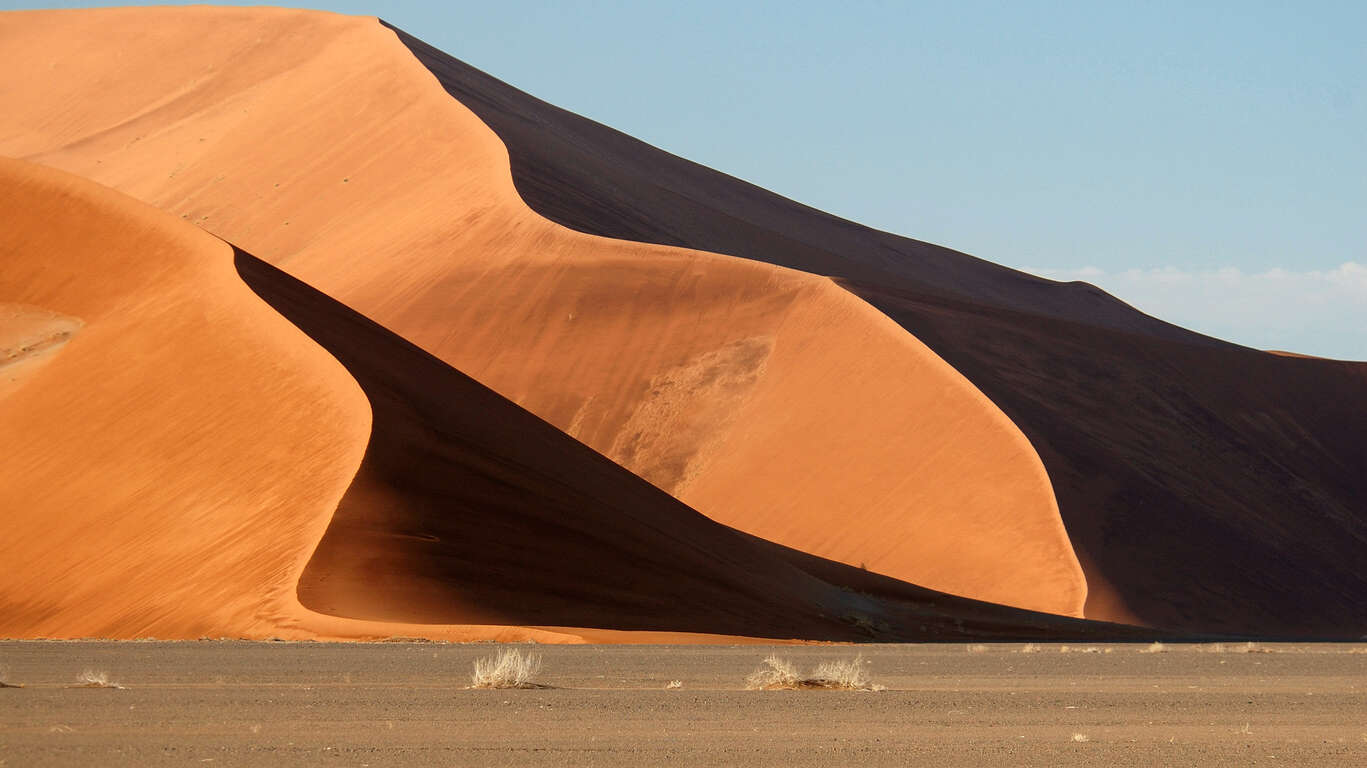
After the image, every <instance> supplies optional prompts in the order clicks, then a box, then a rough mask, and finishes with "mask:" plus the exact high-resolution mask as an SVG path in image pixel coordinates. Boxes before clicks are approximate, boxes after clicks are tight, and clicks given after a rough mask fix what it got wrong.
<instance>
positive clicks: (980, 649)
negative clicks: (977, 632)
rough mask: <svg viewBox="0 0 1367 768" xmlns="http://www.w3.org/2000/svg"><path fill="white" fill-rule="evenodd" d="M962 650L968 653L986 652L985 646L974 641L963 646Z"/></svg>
mask: <svg viewBox="0 0 1367 768" xmlns="http://www.w3.org/2000/svg"><path fill="white" fill-rule="evenodd" d="M964 650H965V651H968V652H969V653H986V652H987V646H985V645H983V644H982V643H974V644H973V645H968V646H964Z"/></svg>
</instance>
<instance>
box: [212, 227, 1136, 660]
mask: <svg viewBox="0 0 1367 768" xmlns="http://www.w3.org/2000/svg"><path fill="white" fill-rule="evenodd" d="M237 264H238V269H239V272H240V274H241V275H242V277H243V279H244V280H245V281H246V282H247V284H248V285H249V286H251V288H252V289H253V290H254V291H256V292H257V293H258V294H259V295H260V296H262V297H263V298H265V299H266V300H267V301H268V302H269V303H270V304H271V305H272V306H273V307H275V308H276V309H277V310H279V311H280V312H281V313H282V314H283V315H284V316H285V317H287V318H288V319H289V320H291V321H292V322H294V323H295V324H297V326H298V327H299V328H301V329H302V330H303V331H305V332H306V333H308V334H309V336H310V337H311V338H313V339H314V340H315V341H317V342H318V343H319V344H320V345H322V346H323V347H324V348H325V349H327V350H328V351H329V352H331V353H332V354H333V355H335V356H336V358H337V359H338V360H339V361H340V362H341V363H342V364H343V365H344V366H345V367H346V368H347V370H348V371H349V372H351V374H352V375H353V376H355V377H356V380H357V381H358V382H359V384H360V386H361V387H362V389H363V390H364V391H365V393H366V395H367V397H368V398H369V400H370V403H371V406H372V408H373V421H372V423H373V429H372V433H371V437H370V441H369V444H368V446H367V448H366V454H365V459H364V460H363V462H362V464H361V467H360V469H359V470H358V472H357V475H356V479H355V480H354V482H353V483H352V485H351V487H350V488H349V489H348V490H347V492H346V495H345V496H344V497H343V499H342V500H341V503H340V505H339V507H338V509H337V514H336V517H335V518H334V520H333V522H332V524H331V525H330V526H329V527H328V529H327V533H326V535H324V537H323V539H322V541H321V543H320V544H319V546H318V549H317V551H316V552H315V554H314V556H313V558H312V559H311V560H310V562H309V565H308V568H307V569H306V570H305V572H304V574H303V577H302V579H301V581H300V586H299V595H300V599H301V601H302V602H303V604H304V605H305V606H308V607H309V608H311V609H313V610H315V611H317V612H319V613H321V614H326V615H328V616H333V617H336V616H340V617H349V618H352V619H360V620H362V621H358V622H355V623H353V624H352V625H351V626H350V627H348V628H345V629H347V630H348V631H350V632H370V633H375V632H376V631H377V630H376V627H377V626H384V627H386V628H387V631H389V632H390V633H391V634H417V635H432V636H437V637H453V638H461V639H471V638H480V637H488V636H490V632H488V631H487V630H482V629H481V626H480V625H486V626H487V625H495V626H500V627H510V626H530V627H532V628H535V630H536V631H542V633H543V634H542V635H541V636H538V637H537V639H538V640H541V641H545V640H546V639H547V638H546V635H547V634H551V633H553V634H551V637H552V638H555V637H559V638H575V639H588V640H595V641H611V642H661V641H663V640H672V641H675V642H697V641H699V640H710V641H716V640H718V639H720V636H723V635H725V636H729V637H731V638H732V641H734V638H735V637H736V636H742V637H750V638H755V637H764V638H780V639H783V638H804V639H814V640H869V639H883V640H907V639H929V638H959V639H964V638H983V637H1011V638H1020V639H1030V638H1035V639H1038V638H1041V637H1060V636H1061V637H1078V638H1091V639H1096V638H1103V637H1109V638H1127V637H1137V636H1141V635H1142V633H1139V632H1136V631H1135V630H1133V629H1131V628H1127V627H1118V626H1108V625H1105V624H1099V623H1095V622H1084V621H1077V620H1071V619H1066V618H1062V617H1058V616H1051V615H1046V614H1034V613H1028V612H1025V611H1020V610H1015V609H1011V608H1006V607H1003V606H999V605H993V604H989V603H979V602H974V601H970V600H965V599H962V598H956V597H952V596H949V595H943V594H937V593H934V592H931V591H929V590H926V589H923V588H920V587H915V586H912V585H908V584H905V583H903V582H898V581H895V580H892V579H888V578H886V577H880V576H878V575H876V574H871V573H868V572H866V571H863V570H860V569H857V568H853V567H850V566H847V565H842V564H840V563H836V562H832V561H829V560H822V559H821V558H817V557H813V556H811V555H808V554H804V553H801V552H798V551H796V550H792V549H789V548H785V547H782V546H780V545H776V544H773V543H771V542H767V541H764V540H762V539H757V538H755V537H752V536H748V535H745V534H742V533H738V532H736V531H735V530H733V529H731V528H728V527H726V526H723V525H720V524H718V523H715V522H713V521H711V520H708V519H707V518H705V517H703V516H702V515H700V514H698V513H697V512H695V511H694V510H692V509H689V508H688V507H686V506H684V505H683V504H681V503H680V502H679V501H678V500H677V499H674V498H672V497H671V496H669V495H668V494H666V493H664V492H663V491H660V490H659V489H657V488H654V487H652V486H651V485H650V484H649V483H647V482H645V481H644V480H642V479H641V478H639V477H637V476H635V475H633V474H631V473H630V472H627V471H626V470H625V469H623V468H622V467H620V466H618V465H616V464H614V463H613V462H611V461H609V460H607V459H606V458H604V457H603V456H602V455H600V454H598V453H596V452H594V451H592V450H590V449H589V448H587V447H586V446H584V445H582V444H580V443H578V442H576V441H574V440H573V439H571V438H570V437H569V436H567V435H565V434H564V433H563V432H561V431H559V430H557V429H555V428H554V427H553V426H551V425H550V424H547V423H546V422H544V421H542V420H540V419H538V418H536V417H535V416H533V415H532V414H530V413H527V412H526V411H523V410H521V409H520V408H518V407H517V406H515V405H514V404H512V403H511V402H509V401H508V400H506V399H505V398H503V397H501V396H499V395H498V394H496V393H495V392H493V391H491V390H489V389H487V388H485V387H484V386H482V385H480V384H478V383H477V382H475V381H473V380H472V379H470V378H469V377H467V376H465V375H463V374H461V373H459V372H458V371H455V370H453V369H452V368H451V367H450V366H447V365H446V364H445V363H443V362H441V361H440V360H437V359H436V358H434V357H432V356H431V355H428V354H427V353H425V352H423V351H421V350H419V349H418V348H417V347H415V346H413V345H412V344H409V343H408V342H405V341H404V340H403V339H401V338H399V337H397V336H395V335H394V334H393V333H391V332H389V331H387V330H385V329H384V328H382V327H380V326H378V325H376V324H375V323H373V322H371V321H369V320H367V319H365V318H364V317H362V316H360V315H358V314H357V313H355V312H353V311H351V310H349V309H347V308H346V307H344V306H342V305H341V304H339V303H337V302H336V301H334V300H332V299H330V298H328V297H326V296H324V295H322V294H321V293H319V292H318V291H316V290H314V289H312V288H310V287H309V286H307V285H305V284H303V283H301V282H299V281H297V280H295V279H293V278H290V277H289V276H287V275H285V274H284V273H283V272H280V271H279V270H277V269H275V268H273V267H271V266H269V265H267V264H265V263H264V262H261V261H259V260H257V259H255V258H253V257H251V256H249V255H247V254H244V253H239V254H238V257H237ZM375 622H383V623H382V624H376V623H375ZM414 622H417V623H419V624H420V625H419V624H414ZM452 622H459V623H461V624H464V625H467V626H455V627H451V626H437V625H443V624H450V623H452ZM305 626H307V627H309V628H314V629H318V628H322V627H324V626H325V624H324V623H323V622H322V621H321V619H310V620H309V621H308V622H307V623H306V625H305ZM329 631H331V632H333V633H337V632H338V630H337V629H336V628H333V629H330V630H329ZM505 631H506V630H505ZM679 633H688V634H679ZM342 634H345V632H342Z"/></svg>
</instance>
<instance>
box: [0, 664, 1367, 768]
mask: <svg viewBox="0 0 1367 768" xmlns="http://www.w3.org/2000/svg"><path fill="white" fill-rule="evenodd" d="M1146 647H1147V646H1143V645H1105V646H1092V647H1091V648H1093V649H1094V652H1086V651H1080V650H1079V649H1080V648H1081V647H1080V646H1072V648H1071V649H1070V652H1067V653H1061V652H1060V646H1058V645H1056V644H1049V645H1043V646H1041V647H1040V649H1039V652H1037V653H1022V652H1021V648H1022V646H1020V645H988V646H979V647H978V648H980V650H976V651H975V650H971V648H972V647H971V646H963V645H926V646H889V645H884V646H865V647H861V648H857V649H856V648H851V647H841V646H828V647H804V648H791V647H789V648H781V649H776V650H777V652H778V653H780V654H781V655H783V656H786V657H789V658H791V659H793V660H794V661H796V662H798V664H799V665H800V666H804V667H805V666H808V665H810V664H814V663H816V662H818V661H821V660H828V659H836V658H842V657H849V656H852V655H854V654H855V653H861V654H862V655H863V657H864V658H865V659H866V660H867V661H868V663H869V664H868V666H869V670H870V672H871V675H872V677H873V679H874V681H875V682H879V683H882V684H884V685H886V686H888V688H889V690H887V691H882V692H877V693H854V692H834V691H808V692H751V691H745V690H742V687H743V680H744V678H745V676H746V674H747V673H749V672H750V671H751V670H752V669H753V668H754V667H755V666H756V665H757V664H758V662H759V661H760V660H761V659H762V658H763V656H764V655H765V654H766V653H767V652H768V651H769V649H765V648H755V647H677V646H644V647H642V646H634V647H625V646H576V647H541V648H537V649H536V650H537V651H538V652H539V653H541V654H543V656H544V668H543V672H542V674H541V675H540V678H539V679H540V681H541V682H543V683H545V684H548V685H551V686H554V688H551V689H547V690H529V691H521V690H519V691H475V690H466V689H465V687H464V686H465V685H466V684H467V682H468V672H469V670H470V667H471V663H472V661H473V660H474V659H476V658H478V657H480V656H484V655H487V654H489V653H491V652H492V651H493V648H491V647H490V646H487V645H445V644H423V643H414V644H408V643H402V644H343V645H331V644H317V643H274V644H273V643H239V642H199V643H194V642H190V643H154V642H141V643H104V642H79V643H50V642H9V643H0V672H4V673H5V674H6V678H5V679H7V680H8V681H10V682H17V683H23V684H25V687H24V688H10V689H3V690H0V764H3V765H25V766H28V765H34V766H42V765H94V764H99V765H148V764H170V763H174V764H188V763H205V764H220V765H221V764H227V765H318V764H328V765H348V766H365V765H622V766H636V765H657V764H663V763H668V764H672V765H738V764H743V765H784V766H794V765H797V766H800V765H837V764H854V763H856V762H857V763H858V764H860V765H875V766H877V765H908V764H925V765H950V766H953V765H974V766H977V765H1102V764H1105V765H1112V766H1129V765H1136V766H1138V765H1155V764H1167V765H1182V764H1188V765H1189V764H1200V765H1278V764H1280V765H1311V764H1313V765H1362V764H1364V762H1367V655H1364V654H1367V648H1364V647H1363V646H1347V645H1318V646H1311V645H1270V644H1269V645H1262V646H1259V647H1258V648H1259V649H1260V650H1262V651H1266V652H1257V653H1242V652H1238V650H1239V649H1241V648H1242V646H1233V645H1231V646H1227V647H1226V648H1225V650H1224V651H1223V652H1218V653H1217V652H1214V651H1213V650H1212V646H1209V645H1201V646H1193V645H1169V646H1167V648H1166V650H1165V651H1164V652H1162V653H1143V652H1141V651H1142V650H1144V649H1145V648H1146ZM6 668H7V671H5V670H6ZM87 668H89V669H93V670H98V671H104V672H107V673H108V675H109V677H110V679H111V680H112V681H114V682H117V683H119V684H121V685H123V686H125V687H124V688H122V689H84V688H73V687H69V686H71V685H72V684H74V683H75V681H76V676H77V675H78V674H79V673H80V672H81V671H82V670H85V669H87ZM671 679H677V680H680V681H682V683H683V687H682V688H681V689H678V690H664V687H665V685H666V684H667V682H668V681H669V680H671Z"/></svg>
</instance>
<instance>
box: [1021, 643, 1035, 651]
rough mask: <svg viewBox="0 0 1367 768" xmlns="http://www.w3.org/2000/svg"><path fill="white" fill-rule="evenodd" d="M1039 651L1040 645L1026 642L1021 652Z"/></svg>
mask: <svg viewBox="0 0 1367 768" xmlns="http://www.w3.org/2000/svg"><path fill="white" fill-rule="evenodd" d="M1039 651H1040V648H1039V646H1038V645H1035V644H1034V643H1026V644H1025V645H1023V646H1021V653H1039Z"/></svg>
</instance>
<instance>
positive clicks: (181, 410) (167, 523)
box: [0, 159, 370, 637]
mask: <svg viewBox="0 0 1367 768" xmlns="http://www.w3.org/2000/svg"><path fill="white" fill-rule="evenodd" d="M0 264H3V269H0V302H3V304H0V340H9V339H12V338H13V339H22V340H25V341H22V342H19V343H17V344H16V346H15V347H14V348H15V349H18V350H24V349H27V350H28V352H29V354H30V355H31V356H36V357H41V358H42V359H41V361H40V362H41V364H40V365H36V366H32V367H29V368H28V369H27V370H25V371H24V372H23V374H22V375H18V376H13V375H11V374H12V373H14V368H15V366H16V364H17V365H19V366H24V365H27V364H28V363H29V362H32V361H31V360H30V361H25V360H18V359H15V360H12V362H10V363H3V364H0V380H3V381H4V382H5V386H4V387H3V388H0V444H2V445H3V446H4V459H3V461H0V489H3V491H2V492H0V532H2V533H3V535H0V561H3V562H4V564H5V571H4V575H3V576H2V577H0V637H34V636H47V637H89V636H94V637H133V636H148V635H151V636H156V637H197V636H199V635H201V634H207V633H213V634H214V635H220V634H224V635H232V636H239V635H240V636H250V637H264V636H267V635H269V634H273V633H274V632H276V631H277V630H278V628H279V627H281V626H282V625H285V624H288V623H289V622H292V621H295V620H297V619H298V618H299V617H300V616H301V615H302V614H303V613H304V611H303V610H302V609H301V608H300V607H299V605H298V602H297V600H296V598H295V585H296V581H297V579H298V576H299V574H300V572H301V571H302V570H303V567H304V564H305V563H306V561H307V559H308V557H309V555H310V553H311V552H312V550H313V547H314V546H315V544H316V543H317V541H318V539H319V537H321V536H322V533H323V530H324V529H325V528H326V526H327V524H328V521H329V520H330V518H331V516H332V511H333V509H334V508H335V506H336V503H337V500H338V499H339V498H341V495H342V493H343V491H344V489H345V488H346V487H347V485H348V483H349V482H350V480H351V477H352V473H354V472H355V470H356V467H357V465H358V464H359V462H360V459H361V454H362V452H363V450H364V447H365V442H366V436H367V435H368V433H369V425H370V411H369V409H368V407H367V406H366V401H365V397H364V395H363V394H362V393H361V391H360V389H359V388H358V387H357V386H356V384H355V382H354V381H353V380H352V379H351V378H350V377H349V376H348V375H347V373H346V371H345V370H344V369H343V368H342V367H341V366H340V365H338V364H337V362H336V361H335V360H333V359H332V358H331V357H330V356H328V355H327V354H326V353H325V352H323V351H322V350H320V349H319V348H318V347H317V345H315V344H313V343H312V342H310V341H309V340H308V338H307V337H305V336H304V335H303V334H301V333H300V332H299V331H298V330H297V329H295V328H294V327H293V326H291V325H290V324H289V323H288V322H287V321H285V320H284V319H283V318H281V317H280V316H279V315H278V314H277V313H275V312H274V311H273V310H271V308H270V307H268V306H266V305H265V304H264V303H263V302H262V301H261V300H260V299H258V298H257V297H256V296H254V295H253V294H252V292H251V291H250V290H248V288H247V287H246V286H245V285H243V284H242V281H241V280H240V279H239V278H238V276H237V274H236V273H235V272H234V270H233V263H232V251H231V249H230V248H229V247H228V246H226V245H224V244H223V243H221V242H219V241H218V240H216V239H214V238H213V237H210V236H209V235H206V234H204V233H203V232H201V231H200V230H198V229H195V228H194V227H191V226H189V225H187V224H184V223H182V222H179V221H176V220H175V219H174V218H173V217H170V216H167V215H166V214H164V213H162V212H160V211H157V210H155V209H152V208H150V207H148V206H146V205H144V204H142V203H139V202H137V201H134V200H131V199H129V198H127V197H125V196H123V195H120V194H117V193H115V192H112V191H110V190H108V189H104V188H101V187H99V186H97V185H95V184H92V183H90V182H88V181H85V180H82V179H76V178H74V177H70V176H68V175H66V174H63V173H59V172H56V171H52V170H50V169H46V168H41V167H38V166H34V165H30V164H26V163H19V162H17V161H13V160H8V159H0Z"/></svg>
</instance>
